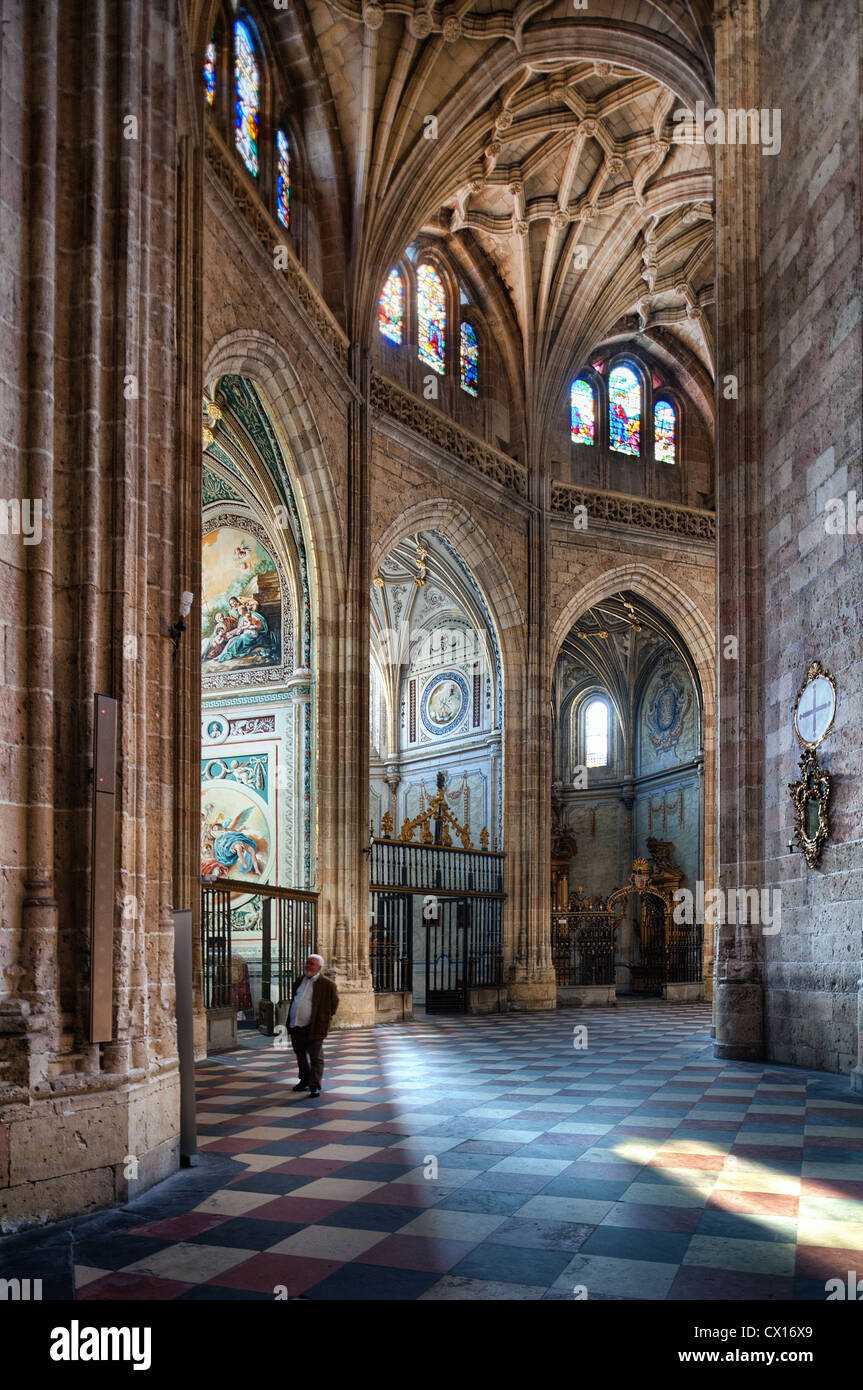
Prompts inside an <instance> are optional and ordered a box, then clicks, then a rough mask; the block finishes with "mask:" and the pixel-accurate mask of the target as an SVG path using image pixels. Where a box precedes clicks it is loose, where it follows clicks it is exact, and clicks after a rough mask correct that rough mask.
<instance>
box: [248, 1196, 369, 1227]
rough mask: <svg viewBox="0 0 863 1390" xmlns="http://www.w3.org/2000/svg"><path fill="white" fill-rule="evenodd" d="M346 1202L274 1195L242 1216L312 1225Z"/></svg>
mask: <svg viewBox="0 0 863 1390" xmlns="http://www.w3.org/2000/svg"><path fill="white" fill-rule="evenodd" d="M347 1205H348V1203H347V1202H332V1201H329V1200H324V1199H319V1198H317V1197H294V1196H291V1195H290V1194H289V1195H288V1196H287V1197H275V1198H274V1199H273V1201H272V1202H263V1203H262V1204H261V1206H259V1207H253V1208H252V1210H251V1211H247V1212H245V1213H244V1216H250V1217H254V1219H255V1220H256V1221H298V1222H300V1224H301V1225H303V1226H311V1225H314V1223H315V1222H316V1221H320V1220H321V1219H322V1218H323V1217H324V1216H331V1215H332V1214H333V1212H334V1211H341V1209H342V1207H346V1206H347Z"/></svg>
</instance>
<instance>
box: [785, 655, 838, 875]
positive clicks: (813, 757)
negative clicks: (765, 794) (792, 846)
mask: <svg viewBox="0 0 863 1390" xmlns="http://www.w3.org/2000/svg"><path fill="white" fill-rule="evenodd" d="M817 664H818V663H817V662H815V663H814V665H816V666H817ZM800 773H801V776H800V781H799V782H789V783H788V791H789V794H790V796H791V800H792V801H793V803H794V809H795V812H796V823H795V826H794V838H795V840H796V841H797V844H798V846H799V847H800V849H802V851H803V854H804V856H805V858H806V863H807V864H808V865H809V867H810V869H814V868H815V865H816V864H817V863H818V860H819V859H820V858H821V850H822V847H823V845H824V841H825V840H826V839H827V837H828V835H829V834H830V820H829V817H828V815H827V802H828V801H829V799H830V773H829V772H827V770H826V769H825V768H823V767H820V766H819V764H818V754H817V752H816V750H815V749H814V748H807V749H806V750H805V751H804V752H803V753H802V754H801V757H800Z"/></svg>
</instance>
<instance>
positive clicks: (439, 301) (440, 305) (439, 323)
mask: <svg viewBox="0 0 863 1390" xmlns="http://www.w3.org/2000/svg"><path fill="white" fill-rule="evenodd" d="M417 328H418V330H419V357H420V361H421V362H426V363H428V365H429V366H430V367H433V368H434V370H435V371H436V372H440V374H441V375H443V371H444V363H445V361H446V298H445V295H444V287H443V281H442V280H441V278H440V276H439V275H438V273H437V271H436V270H435V268H434V266H433V265H428V264H425V265H421V266H420V268H419V270H418V271H417Z"/></svg>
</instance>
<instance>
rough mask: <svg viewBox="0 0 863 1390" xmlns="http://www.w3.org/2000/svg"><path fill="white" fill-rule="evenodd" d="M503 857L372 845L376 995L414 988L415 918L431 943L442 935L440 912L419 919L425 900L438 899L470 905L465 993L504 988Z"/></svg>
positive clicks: (393, 843) (448, 848) (381, 842)
mask: <svg viewBox="0 0 863 1390" xmlns="http://www.w3.org/2000/svg"><path fill="white" fill-rule="evenodd" d="M504 859H505V855H503V854H501V853H498V852H497V851H494V850H472V849H458V848H456V847H455V846H454V845H424V844H411V843H409V842H405V841H401V840H388V839H379V838H374V839H372V841H371V844H370V846H369V878H370V884H369V887H370V895H371V931H370V934H369V956H370V966H371V973H372V981H373V985H374V989H375V992H376V993H378V994H383V993H388V992H391V991H409V990H412V989H413V926H414V918H415V915H416V920H417V922H419V921H422V925H423V927H424V928H425V929H427V930H428V932H429V933H430V934H431V935H432V936H433V937H434V935H435V934H436V932H437V931H439V930H443V924H442V920H441V917H442V914H441V911H440V909H439V911H438V915H437V916H435V915H434V909H431V910H430V911H429V913H428V915H425V914H423V915H422V916H421V917H420V916H419V915H417V914H419V913H420V910H421V909H422V907H423V906H424V903H425V899H427V898H436V899H438V900H439V903H440V904H444V903H446V902H449V901H451V900H453V899H459V900H460V901H463V902H464V903H465V904H467V906H466V908H465V910H464V914H463V925H464V936H465V939H464V943H463V949H464V954H465V967H466V968H465V974H464V979H465V981H466V982H467V983H466V988H481V987H484V986H494V985H498V986H499V985H500V984H501V983H502V980H503V902H504V899H505V896H506V895H505V894H504V892H503V865H504ZM416 900H418V901H416ZM415 901H416V906H415Z"/></svg>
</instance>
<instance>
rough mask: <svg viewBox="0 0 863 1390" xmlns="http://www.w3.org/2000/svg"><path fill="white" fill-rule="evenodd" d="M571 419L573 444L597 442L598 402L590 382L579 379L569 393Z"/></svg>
mask: <svg viewBox="0 0 863 1390" xmlns="http://www.w3.org/2000/svg"><path fill="white" fill-rule="evenodd" d="M569 419H570V428H571V431H572V442H573V444H593V443H595V441H596V401H595V398H594V395H593V387H592V386H591V384H590V382H589V381H585V380H584V378H583V377H579V378H578V380H577V381H574V382H573V383H572V389H571V391H570V393H569Z"/></svg>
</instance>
